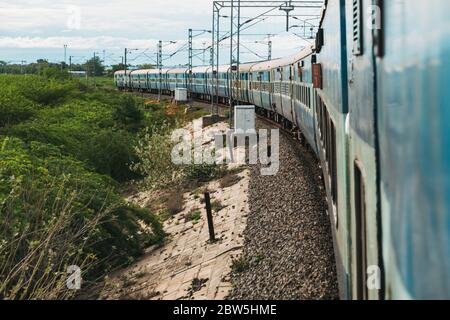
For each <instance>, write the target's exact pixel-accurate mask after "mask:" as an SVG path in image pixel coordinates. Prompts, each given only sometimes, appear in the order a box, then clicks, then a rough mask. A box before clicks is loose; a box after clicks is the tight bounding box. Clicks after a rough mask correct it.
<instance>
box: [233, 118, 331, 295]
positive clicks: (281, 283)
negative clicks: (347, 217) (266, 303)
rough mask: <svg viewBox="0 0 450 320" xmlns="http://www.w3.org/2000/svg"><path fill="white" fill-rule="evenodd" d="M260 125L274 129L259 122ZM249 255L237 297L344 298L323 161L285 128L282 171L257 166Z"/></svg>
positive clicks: (239, 269)
mask: <svg viewBox="0 0 450 320" xmlns="http://www.w3.org/2000/svg"><path fill="white" fill-rule="evenodd" d="M258 127H260V128H267V129H269V128H274V126H273V125H272V124H269V123H267V122H266V121H262V120H258ZM251 171H252V172H251V181H250V214H249V216H248V225H247V228H246V230H245V233H244V236H245V247H244V253H243V256H242V258H241V259H240V260H238V262H235V272H234V273H233V274H232V282H233V287H234V289H233V292H232V293H231V295H230V296H229V299H231V300H247V299H248V300H269V299H270V300H311V299H338V298H339V292H338V282H337V276H336V265H335V258H334V251H333V241H332V235H331V226H330V219H329V217H328V216H327V213H326V208H327V204H326V201H325V193H324V190H323V188H322V187H321V186H322V182H321V179H320V176H321V170H320V168H319V165H318V161H317V159H316V158H315V157H314V156H313V154H312V153H311V152H310V151H308V150H307V149H306V148H304V147H302V146H301V145H300V144H299V143H298V142H296V141H293V140H292V139H291V138H289V137H288V136H287V135H286V134H285V133H283V132H281V131H280V171H279V172H278V174H277V175H275V176H262V175H261V172H260V167H259V166H254V167H252V169H251Z"/></svg>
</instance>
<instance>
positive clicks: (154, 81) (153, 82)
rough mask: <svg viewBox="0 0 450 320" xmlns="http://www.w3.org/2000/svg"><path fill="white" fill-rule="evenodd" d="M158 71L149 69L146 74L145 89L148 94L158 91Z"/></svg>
mask: <svg viewBox="0 0 450 320" xmlns="http://www.w3.org/2000/svg"><path fill="white" fill-rule="evenodd" d="M158 77H159V70H158V69H150V70H148V72H147V88H148V91H149V92H156V91H157V90H158Z"/></svg>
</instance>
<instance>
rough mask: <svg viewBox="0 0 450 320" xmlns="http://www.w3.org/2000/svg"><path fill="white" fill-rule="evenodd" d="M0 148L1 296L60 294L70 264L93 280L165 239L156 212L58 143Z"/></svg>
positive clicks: (6, 143) (8, 143)
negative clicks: (128, 198)
mask: <svg viewBox="0 0 450 320" xmlns="http://www.w3.org/2000/svg"><path fill="white" fill-rule="evenodd" d="M0 146H1V149H0V226H1V228H0V231H1V232H0V271H1V270H3V271H1V272H0V295H3V296H4V297H8V298H13V299H16V298H60V297H62V296H64V295H66V294H67V292H66V291H64V290H63V288H62V287H61V283H60V280H61V279H62V276H61V274H62V273H64V274H65V271H66V270H65V268H66V267H67V266H68V265H73V264H76V265H79V266H80V267H84V269H83V271H84V272H85V274H84V276H83V278H85V279H87V280H94V279H96V278H97V277H98V276H101V275H103V274H104V273H105V272H107V271H110V270H112V269H113V268H116V267H118V266H122V265H126V264H129V263H130V262H132V261H133V259H134V258H135V257H137V256H139V255H141V254H142V253H143V250H144V249H145V248H146V247H147V246H149V245H152V244H156V243H161V242H162V241H163V239H164V232H163V229H162V226H161V224H160V223H159V222H158V219H157V217H156V216H154V215H152V214H150V213H149V212H148V211H147V210H144V209H139V208H136V207H133V206H130V205H128V204H126V203H125V202H124V200H122V198H121V197H120V195H119V194H118V193H117V191H116V187H115V183H114V182H113V181H112V180H111V179H110V178H108V177H107V176H102V175H99V174H96V173H92V172H89V171H88V170H87V169H86V168H85V166H84V165H83V163H81V162H79V161H77V160H75V159H73V158H71V157H66V156H63V155H62V154H61V153H60V151H59V150H58V148H56V147H54V146H49V145H44V144H41V143H38V142H33V143H31V144H30V145H27V144H25V143H23V142H22V141H21V140H19V139H17V138H3V139H2V140H0ZM11 253H14V254H13V255H11ZM26 266H33V267H32V268H27V267H26ZM44 279H45V281H44ZM44 286H45V287H44ZM50 289H52V290H50ZM42 290H44V291H42ZM45 290H50V291H48V292H47V291H45ZM53 295H55V296H53Z"/></svg>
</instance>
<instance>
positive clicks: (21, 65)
mask: <svg viewBox="0 0 450 320" xmlns="http://www.w3.org/2000/svg"><path fill="white" fill-rule="evenodd" d="M25 63H26V61H25V60H22V61H20V74H23V65H24V64H25Z"/></svg>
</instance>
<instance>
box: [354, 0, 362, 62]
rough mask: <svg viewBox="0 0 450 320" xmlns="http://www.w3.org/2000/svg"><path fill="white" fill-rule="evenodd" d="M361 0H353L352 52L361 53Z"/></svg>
mask: <svg viewBox="0 0 450 320" xmlns="http://www.w3.org/2000/svg"><path fill="white" fill-rule="evenodd" d="M362 13H363V11H362V5H361V0H353V54H354V55H357V56H358V55H362V53H363V17H362Z"/></svg>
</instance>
